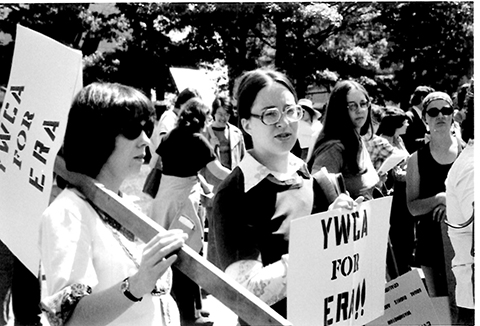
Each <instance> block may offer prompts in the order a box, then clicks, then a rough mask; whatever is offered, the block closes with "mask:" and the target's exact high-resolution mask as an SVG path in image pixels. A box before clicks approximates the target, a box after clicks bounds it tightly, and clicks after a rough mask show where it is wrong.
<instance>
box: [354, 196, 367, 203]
mask: <svg viewBox="0 0 480 326" xmlns="http://www.w3.org/2000/svg"><path fill="white" fill-rule="evenodd" d="M364 200H365V197H363V196H358V197H357V199H355V203H357V204H361V203H363V201H364Z"/></svg>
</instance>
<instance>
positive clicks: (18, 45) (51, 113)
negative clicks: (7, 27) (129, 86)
mask: <svg viewBox="0 0 480 326" xmlns="http://www.w3.org/2000/svg"><path fill="white" fill-rule="evenodd" d="M81 87H82V53H81V52H80V51H77V50H72V49H70V48H68V47H66V46H64V45H62V44H60V43H58V42H56V41H54V40H51V39H49V38H47V37H45V36H44V35H42V34H39V33H37V32H34V31H32V30H30V29H28V28H25V27H22V26H20V25H18V26H17V36H16V39H15V51H14V55H13V62H12V70H11V72H10V80H9V83H8V87H7V93H6V94H5V99H4V103H3V106H2V108H1V110H0V201H1V204H0V225H1V227H0V239H1V240H2V241H3V242H4V243H5V244H6V245H7V246H8V247H9V249H10V250H11V251H12V252H13V253H14V254H15V255H16V256H17V257H18V258H19V259H20V260H21V261H22V262H23V264H25V266H26V267H28V269H30V271H32V273H34V274H35V275H37V272H38V267H39V262H40V253H39V250H38V232H39V224H40V217H41V215H42V213H43V211H44V210H45V209H46V208H47V206H48V203H49V198H50V191H51V187H52V182H53V165H54V162H55V157H56V156H57V152H58V150H59V148H60V146H61V144H62V142H63V136H64V133H65V128H66V122H67V116H68V111H69V109H70V105H71V103H72V99H73V96H74V95H75V94H76V93H77V92H78V91H79V90H80V88H81ZM85 127H86V130H87V129H88V126H85ZM79 137H81V135H79Z"/></svg>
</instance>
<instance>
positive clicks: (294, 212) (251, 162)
mask: <svg viewBox="0 0 480 326" xmlns="http://www.w3.org/2000/svg"><path fill="white" fill-rule="evenodd" d="M236 98H237V101H238V102H237V108H238V113H239V117H240V121H241V124H242V128H243V129H244V131H245V132H246V135H247V136H248V137H249V138H250V140H251V143H252V145H253V148H251V149H250V150H248V151H247V153H246V155H245V157H244V158H243V160H242V161H241V162H240V164H239V165H238V166H237V167H236V168H235V169H234V170H233V171H232V173H231V174H230V175H229V176H228V177H227V178H226V179H225V180H224V181H223V182H222V183H221V184H220V187H219V189H218V192H217V194H216V195H215V200H214V204H213V214H212V225H211V226H210V233H212V234H214V236H213V237H209V250H210V248H212V249H214V250H215V251H216V258H217V261H216V262H215V263H216V264H218V266H219V267H220V268H221V269H222V270H225V272H226V273H227V274H228V275H230V276H231V277H233V278H234V279H235V280H237V281H238V282H239V283H240V284H242V285H243V286H245V287H246V288H247V289H248V290H250V291H251V292H253V293H254V294H255V295H257V296H258V297H260V298H261V299H262V300H263V301H265V302H266V303H267V304H269V305H271V306H272V308H273V309H275V310H276V311H277V312H278V313H280V314H281V315H283V316H284V317H285V316H286V308H287V306H286V286H287V284H286V282H287V270H288V259H289V255H288V244H289V230H290V221H291V220H292V219H295V218H298V217H302V216H305V215H310V214H312V213H317V212H319V211H324V210H326V209H328V207H329V204H330V205H331V207H335V208H336V207H351V208H352V207H353V206H354V205H355V202H354V201H353V200H352V199H351V198H349V197H348V196H346V195H345V194H341V195H340V196H338V197H336V196H335V198H332V200H331V201H325V194H324V193H323V192H322V189H319V186H318V185H317V184H316V182H315V179H314V178H312V176H311V175H310V174H309V173H308V170H307V168H306V164H305V162H304V161H302V160H301V159H300V158H299V157H296V156H295V155H293V154H292V153H291V152H290V151H291V149H292V147H293V146H294V144H295V143H296V141H297V131H298V122H299V121H300V120H301V119H302V116H303V109H302V108H301V107H300V106H299V105H298V104H297V95H296V92H295V90H294V88H293V85H292V83H291V82H290V81H289V79H288V78H287V77H286V76H285V75H284V74H282V73H279V72H277V71H274V70H263V69H257V70H252V71H249V72H246V73H245V74H244V75H242V76H241V78H240V83H239V86H238V90H237V96H236ZM240 323H241V324H242V325H243V321H240Z"/></svg>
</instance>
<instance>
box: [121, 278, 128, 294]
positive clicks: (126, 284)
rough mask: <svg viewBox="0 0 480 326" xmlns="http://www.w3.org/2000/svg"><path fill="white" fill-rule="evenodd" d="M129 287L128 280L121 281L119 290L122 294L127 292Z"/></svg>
mask: <svg viewBox="0 0 480 326" xmlns="http://www.w3.org/2000/svg"><path fill="white" fill-rule="evenodd" d="M129 287H130V284H129V283H128V278H127V279H125V280H123V282H122V284H121V285H120V289H121V290H122V292H125V291H128V288H129Z"/></svg>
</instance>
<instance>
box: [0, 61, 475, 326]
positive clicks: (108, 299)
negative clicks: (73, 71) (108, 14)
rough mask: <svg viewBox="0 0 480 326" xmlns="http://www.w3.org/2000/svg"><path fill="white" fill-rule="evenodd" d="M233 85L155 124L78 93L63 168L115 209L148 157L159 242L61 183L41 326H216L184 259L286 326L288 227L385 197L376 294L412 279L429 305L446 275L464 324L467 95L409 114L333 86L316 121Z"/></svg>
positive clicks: (466, 90) (274, 94)
mask: <svg viewBox="0 0 480 326" xmlns="http://www.w3.org/2000/svg"><path fill="white" fill-rule="evenodd" d="M237 86H238V87H236V88H235V94H232V96H231V97H230V96H226V95H219V96H217V97H216V98H215V100H214V101H213V103H206V102H205V101H204V100H203V99H202V97H201V95H200V94H199V93H198V92H197V91H196V90H194V89H186V90H183V91H182V92H181V93H180V94H179V95H178V97H177V100H176V102H175V105H174V108H167V110H166V111H165V112H164V113H163V114H162V116H161V117H159V119H156V118H155V109H154V106H153V103H152V102H151V101H150V100H149V99H148V98H147V97H145V95H144V94H142V93H141V92H140V91H138V90H136V89H134V88H132V87H129V86H124V85H120V84H115V83H113V84H112V83H93V84H90V85H88V86H86V87H84V88H83V89H82V90H81V91H80V93H79V94H77V95H76V97H75V99H74V101H73V104H72V106H71V109H70V113H69V116H68V123H67V130H66V134H65V140H64V144H63V147H62V151H61V155H62V156H63V157H64V159H65V162H66V167H67V169H69V170H70V171H73V172H78V173H83V174H85V175H87V176H90V177H91V178H94V179H96V180H97V181H99V182H101V183H103V184H104V185H105V187H106V188H107V189H109V190H110V191H113V192H115V193H118V194H119V195H120V196H121V195H122V193H121V191H120V187H121V185H122V183H123V181H124V180H125V179H126V178H127V177H128V176H130V175H132V174H135V173H138V172H139V170H140V167H141V166H142V164H143V163H144V159H145V157H146V152H147V148H149V149H150V153H151V162H150V167H151V169H152V171H155V169H156V170H157V172H159V173H158V174H156V176H155V178H157V180H156V181H157V182H156V183H153V184H155V185H154V186H153V188H155V189H153V191H149V192H148V193H149V194H150V195H151V196H152V199H151V204H152V205H151V211H150V212H148V213H149V216H150V217H151V218H152V219H153V220H154V221H155V222H157V223H159V224H160V225H161V226H163V227H164V228H165V229H167V230H168V231H166V232H164V233H160V234H159V235H158V236H156V237H154V238H153V239H152V240H151V241H150V242H148V243H143V242H142V241H140V240H139V239H137V238H136V237H135V235H133V234H132V233H131V232H129V231H128V230H126V229H124V228H123V227H122V226H121V225H119V224H118V223H116V222H115V221H114V220H113V219H112V218H111V217H109V216H108V215H107V214H105V213H104V212H103V211H101V210H100V209H98V208H97V207H96V206H95V204H94V203H92V202H90V201H89V200H88V199H87V198H86V197H85V196H84V195H83V194H82V193H81V192H80V191H79V190H78V189H76V188H75V187H74V186H73V185H68V184H67V185H66V186H65V189H63V190H62V192H61V193H60V194H59V195H58V196H57V197H56V198H55V199H54V200H53V202H52V203H51V204H50V206H49V207H48V209H47V210H46V211H45V212H44V213H43V215H42V219H41V230H40V248H41V254H42V267H43V271H44V274H45V279H46V284H47V292H46V293H44V294H43V295H42V299H41V307H42V309H43V311H44V312H45V313H46V315H47V316H48V319H49V321H50V323H51V325H64V324H68V325H76V324H78V325H139V326H140V325H175V326H185V325H199V326H201V325H203V326H206V325H213V321H212V320H211V319H210V318H209V312H208V311H206V310H205V309H203V306H202V291H201V289H200V287H199V286H198V285H197V284H196V283H195V282H193V281H191V280H190V279H189V278H188V277H186V276H185V275H183V273H181V272H180V271H179V270H177V269H176V268H175V267H171V265H172V264H173V262H174V261H175V260H176V259H177V256H176V255H175V254H174V252H175V250H177V249H178V248H180V247H181V246H183V245H188V246H190V247H192V248H193V249H195V250H196V251H197V252H198V253H199V254H201V255H204V256H205V257H206V259H208V260H209V261H211V262H212V263H213V264H215V265H216V266H218V267H219V268H220V269H221V270H223V271H224V272H225V273H226V274H228V275H229V276H231V277H232V278H233V279H235V280H236V281H238V282H239V283H240V284H241V285H243V286H245V287H246V288H247V289H248V290H249V291H251V292H252V293H254V294H255V295H256V296H258V297H259V298H260V299H262V300H263V301H265V302H266V303H267V304H268V305H270V306H271V307H272V308H273V309H274V310H275V311H277V312H278V313H279V314H280V315H282V316H284V317H287V315H286V314H287V309H286V307H287V304H286V302H287V291H286V289H287V273H288V268H289V253H288V244H289V230H290V221H292V220H293V219H296V218H299V217H302V216H306V215H310V214H313V213H317V212H322V211H326V210H332V209H336V208H345V209H353V208H354V207H356V206H357V205H358V204H359V203H361V202H363V201H368V200H373V199H375V198H378V197H382V196H393V200H392V208H391V214H390V217H389V218H390V231H389V243H388V246H389V248H390V249H391V250H390V257H389V259H387V261H386V262H385V264H386V267H387V268H386V270H387V275H386V280H390V279H394V278H395V277H398V276H400V275H403V274H405V273H407V272H409V271H410V270H412V269H413V268H419V269H421V270H422V271H423V274H424V277H425V285H426V288H427V291H428V294H429V295H430V296H431V297H437V296H448V295H449V281H448V274H449V273H450V274H452V275H453V276H454V278H455V283H456V289H455V291H454V292H455V295H454V297H453V300H454V301H453V302H454V308H455V311H456V312H455V314H454V315H452V318H454V319H455V322H457V324H461V325H473V322H474V291H473V288H474V286H473V284H474V272H473V271H474V250H473V248H474V247H473V216H474V198H473V146H474V144H473V111H474V110H473V81H471V82H470V83H468V84H467V85H462V87H461V88H460V89H459V92H458V95H456V97H454V100H452V98H451V97H450V96H449V95H448V94H446V93H444V92H440V91H435V90H434V89H433V88H431V87H427V86H419V87H417V88H416V89H415V91H414V92H413V94H412V97H411V108H410V109H409V110H408V111H405V110H403V109H400V108H399V107H396V106H385V107H384V106H381V105H378V104H376V103H373V102H374V101H373V99H372V98H371V97H370V95H369V94H368V92H367V90H366V89H365V87H364V86H362V85H361V84H360V83H358V82H355V81H353V80H342V81H339V82H338V83H337V84H336V85H335V87H334V88H333V89H332V91H331V93H330V95H329V99H328V102H327V103H326V106H325V111H324V112H323V114H322V113H320V112H319V111H318V110H316V109H314V106H313V103H312V101H311V100H310V99H298V97H297V93H296V91H295V87H294V85H293V84H292V82H291V81H290V79H289V78H288V77H287V76H285V75H284V74H283V73H280V72H278V71H275V70H271V69H256V70H252V71H248V72H246V73H244V74H243V75H242V76H240V77H239V79H238V85H237ZM233 99H234V100H235V102H236V105H235V106H234V105H233V104H232V103H233ZM85 125H89V126H90V127H89V133H88V134H87V135H85V133H82V131H81V130H82V128H84V126H85ZM79 133H81V134H82V135H85V137H84V138H80V137H78V134H79ZM325 176H330V177H327V178H325ZM331 176H334V178H331ZM332 180H338V182H332ZM150 182H152V180H150V178H148V183H149V184H148V186H149V187H145V188H144V190H145V189H147V188H148V189H149V190H151V188H152V186H151V184H150ZM146 186H147V184H146ZM179 229H180V230H179ZM207 230H208V233H207ZM205 235H208V238H205ZM205 242H208V247H207V249H208V250H205V251H204V249H205V248H204V244H205ZM0 244H1V243H0ZM0 248H1V247H0ZM326 268H329V267H326ZM379 281H385V280H379ZM0 294H1V295H2V298H3V297H6V295H4V294H2V293H0ZM14 300H15V299H14ZM34 315H38V312H34ZM0 317H1V316H0ZM0 322H2V320H1V319H0ZM36 322H37V321H36ZM238 323H239V325H247V324H246V322H245V321H243V320H241V319H239V320H238ZM4 324H5V323H3V324H2V323H0V325H4ZM18 325H21V324H18ZM25 325H26V324H25Z"/></svg>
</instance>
